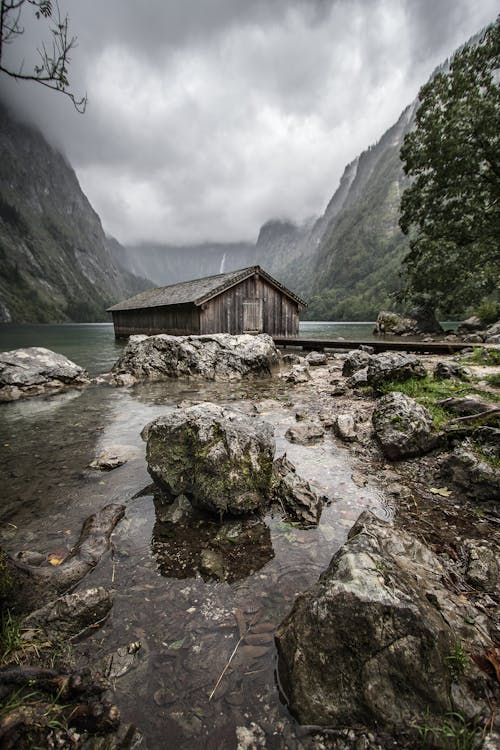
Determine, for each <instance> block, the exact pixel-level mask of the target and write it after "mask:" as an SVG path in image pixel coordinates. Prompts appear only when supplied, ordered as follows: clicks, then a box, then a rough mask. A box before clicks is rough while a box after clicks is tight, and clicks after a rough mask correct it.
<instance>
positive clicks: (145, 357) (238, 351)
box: [111, 333, 278, 384]
mask: <svg viewBox="0 0 500 750" xmlns="http://www.w3.org/2000/svg"><path fill="white" fill-rule="evenodd" d="M277 364H278V351H277V349H276V347H275V345H274V342H273V340H272V338H271V336H268V335H267V334H264V333H263V334H260V335H257V336H251V335H249V334H243V335H241V336H232V335H231V334H228V333H214V334H211V335H209V336H167V335H166V334H158V335H156V336H131V337H130V338H129V342H128V344H127V347H126V349H125V351H124V353H123V354H122V356H121V357H120V359H119V360H118V361H117V362H116V363H115V364H114V365H113V368H112V370H111V373H112V376H113V378H114V381H115V383H117V384H121V382H122V379H123V377H124V376H125V377H126V378H128V379H130V377H132V378H133V379H134V380H135V381H138V380H146V379H147V380H162V379H164V378H178V377H181V376H199V377H202V378H205V379H207V380H218V379H222V380H226V379H228V380H238V379H240V378H243V377H247V376H250V375H257V376H262V375H270V374H271V372H272V369H273V368H274V367H275V366H276V365H277Z"/></svg>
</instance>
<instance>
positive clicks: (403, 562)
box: [276, 512, 490, 731]
mask: <svg viewBox="0 0 500 750" xmlns="http://www.w3.org/2000/svg"><path fill="white" fill-rule="evenodd" d="M446 576H447V573H446V570H445V569H444V567H443V565H442V564H441V562H440V560H439V558H438V557H437V556H436V555H434V554H433V553H432V552H431V551H430V550H428V549H427V548H426V547H424V546H423V544H422V543H421V542H420V541H418V540H417V539H416V538H415V537H413V536H412V535H410V534H408V533H405V532H403V531H400V530H396V529H394V528H392V527H391V526H390V525H389V524H387V523H385V522H384V521H381V520H379V519H377V518H375V517H374V516H373V515H372V514H370V513H368V512H365V513H363V514H362V515H361V516H360V517H359V519H358V521H357V522H356V524H355V525H354V527H353V528H352V529H351V531H350V533H349V540H348V542H347V543H346V544H345V545H344V546H343V547H341V549H340V550H339V551H338V552H337V553H336V554H335V555H334V557H333V558H332V560H331V562H330V565H329V567H328V569H327V570H326V572H325V573H323V575H322V576H321V577H320V579H319V581H318V583H317V584H316V585H315V586H314V587H313V588H312V589H310V590H309V591H307V592H305V593H303V594H300V595H299V596H298V597H297V598H296V600H295V603H294V605H293V608H292V611H291V612H290V614H289V615H288V616H287V617H286V618H285V620H284V621H283V622H282V623H281V625H280V626H279V628H278V630H277V632H276V641H277V645H278V651H279V656H280V661H279V672H280V678H281V683H282V685H283V688H284V693H285V695H286V696H287V698H288V701H289V708H290V710H291V711H292V713H293V714H294V715H295V716H296V717H297V719H298V720H299V721H300V722H301V723H303V724H319V725H326V726H329V727H345V726H347V727H351V726H353V725H356V724H358V723H359V724H363V725H365V726H368V727H370V726H371V727H379V728H380V727H385V728H387V729H388V730H390V731H393V730H396V731H397V730H403V731H405V730H407V729H408V727H409V726H411V725H412V724H413V725H419V724H420V725H422V724H424V723H425V725H429V722H432V721H434V720H441V719H442V716H443V715H445V714H447V713H448V712H449V711H450V710H452V711H457V712H463V713H464V715H466V716H470V713H471V711H472V712H473V711H475V710H477V708H476V707H477V706H478V703H477V701H475V699H474V696H473V695H471V694H470V693H469V684H472V682H469V679H470V677H471V675H473V677H474V680H476V685H478V683H477V681H479V684H480V685H481V686H482V688H480V689H484V682H485V678H484V677H483V676H482V675H481V674H480V673H479V670H478V668H477V667H476V666H475V664H474V663H473V662H472V660H467V662H466V664H465V665H464V669H463V674H462V673H460V674H459V673H458V670H457V671H456V673H454V672H452V670H450V655H452V654H453V653H454V650H455V648H456V644H457V642H465V643H467V644H468V646H467V647H472V648H474V647H476V648H485V647H488V645H489V643H490V642H489V639H488V637H487V635H485V634H484V633H483V632H481V633H479V632H478V630H476V628H475V627H474V626H473V625H469V624H468V623H467V620H468V619H470V620H471V621H474V622H476V624H478V625H479V623H478V616H479V614H478V610H476V609H475V608H474V607H472V606H471V605H467V604H464V603H463V602H461V601H460V599H459V598H458V597H457V596H455V595H454V594H453V593H452V592H449V591H448V590H447V589H445V587H444V585H443V582H442V581H443V580H444V579H446ZM479 619H480V618H479ZM483 626H484V623H483ZM478 629H479V628H478ZM472 644H474V646H472ZM479 644H480V645H479ZM450 696H451V703H450Z"/></svg>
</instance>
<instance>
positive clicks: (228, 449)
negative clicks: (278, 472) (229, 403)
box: [146, 403, 275, 514]
mask: <svg viewBox="0 0 500 750" xmlns="http://www.w3.org/2000/svg"><path fill="white" fill-rule="evenodd" d="M274 450H275V447H274V439H273V431H272V428H271V427H270V426H269V425H268V424H267V423H266V422H263V421H262V420H260V419H258V418H257V417H248V416H246V415H244V414H241V413H239V412H236V411H231V410H229V409H225V408H222V407H221V406H217V405H216V404H212V403H204V404H200V405H196V406H192V407H189V408H187V409H178V410H176V411H175V412H173V413H171V414H168V415H166V416H164V417H160V418H159V419H157V420H156V421H155V422H153V423H152V424H150V425H149V426H148V431H147V449H146V460H147V463H148V471H149V473H150V474H151V476H152V477H153V479H154V480H155V482H157V483H158V484H159V485H160V486H161V487H162V488H163V489H164V490H166V492H167V494H168V495H169V496H170V497H172V498H174V497H177V496H178V495H186V497H187V498H188V500H189V501H190V502H192V503H193V504H194V505H196V506H198V507H201V508H205V509H207V510H210V511H212V512H214V513H217V514H224V513H232V514H239V513H247V512H249V511H254V510H257V509H259V508H263V507H264V506H265V505H266V504H267V502H268V498H269V487H270V481H271V472H272V465H273V458H274Z"/></svg>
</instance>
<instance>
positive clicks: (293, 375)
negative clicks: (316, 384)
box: [283, 362, 311, 385]
mask: <svg viewBox="0 0 500 750" xmlns="http://www.w3.org/2000/svg"><path fill="white" fill-rule="evenodd" d="M283 377H284V378H285V380H286V382H287V383H293V384H294V385H298V384H299V383H307V382H309V380H311V373H310V372H309V363H308V362H304V364H302V365H294V366H293V367H292V369H291V370H290V372H286V373H284V375H283Z"/></svg>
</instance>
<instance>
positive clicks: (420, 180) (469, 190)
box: [400, 19, 500, 312]
mask: <svg viewBox="0 0 500 750" xmlns="http://www.w3.org/2000/svg"><path fill="white" fill-rule="evenodd" d="M499 68H500V23H499V20H498V19H497V21H496V23H495V24H493V25H492V26H490V27H489V28H488V29H487V30H486V32H485V33H484V34H483V35H482V37H481V38H480V39H479V41H478V42H477V43H476V44H470V45H468V46H465V47H464V48H462V49H461V50H460V51H459V52H457V54H456V55H455V56H454V58H453V60H452V61H451V64H450V69H449V72H447V73H446V72H439V73H437V74H436V75H435V76H434V77H433V78H432V79H431V81H430V82H429V83H427V84H426V85H425V86H423V88H422V89H421V91H420V94H419V99H420V106H419V108H418V111H417V114H416V126H415V128H414V130H412V131H411V132H410V133H408V135H406V137H405V140H404V143H403V146H402V148H401V159H402V162H403V167H404V171H405V173H406V174H407V175H408V176H409V177H410V178H412V182H411V184H410V186H409V187H408V188H407V189H406V190H405V192H404V193H403V196H402V200H401V217H400V226H401V229H402V230H403V232H404V233H405V234H408V235H409V237H410V251H409V253H408V255H407V256H406V258H405V259H404V261H403V276H404V277H405V281H406V287H405V290H404V292H403V296H404V297H405V298H406V299H410V300H413V301H416V302H419V303H422V302H424V303H425V302H427V304H428V305H429V304H430V306H432V307H439V308H440V309H441V311H443V312H450V311H453V310H455V311H457V310H464V309H465V307H466V306H467V305H469V304H472V305H473V304H477V303H479V302H480V301H481V300H482V299H483V298H484V297H485V296H486V295H487V294H489V293H490V292H492V291H493V290H495V289H496V288H498V282H499V270H500V203H499V201H500V154H499V145H500V122H499V119H500V118H499V114H500V91H499V83H498V81H499Z"/></svg>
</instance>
